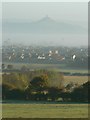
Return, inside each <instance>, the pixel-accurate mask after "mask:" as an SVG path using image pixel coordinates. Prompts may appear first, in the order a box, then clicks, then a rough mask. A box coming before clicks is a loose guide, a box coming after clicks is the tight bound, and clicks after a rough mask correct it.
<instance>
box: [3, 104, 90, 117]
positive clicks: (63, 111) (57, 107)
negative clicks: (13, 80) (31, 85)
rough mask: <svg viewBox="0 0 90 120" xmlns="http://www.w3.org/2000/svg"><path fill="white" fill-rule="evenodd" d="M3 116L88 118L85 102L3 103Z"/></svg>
mask: <svg viewBox="0 0 90 120" xmlns="http://www.w3.org/2000/svg"><path fill="white" fill-rule="evenodd" d="M2 111H3V112H2V116H3V118H19V117H21V118H88V105H87V104H3V105H2Z"/></svg>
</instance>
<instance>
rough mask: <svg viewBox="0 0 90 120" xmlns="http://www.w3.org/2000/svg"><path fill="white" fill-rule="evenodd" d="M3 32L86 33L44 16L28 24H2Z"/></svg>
mask: <svg viewBox="0 0 90 120" xmlns="http://www.w3.org/2000/svg"><path fill="white" fill-rule="evenodd" d="M3 30H4V31H7V32H24V33H25V32H30V33H37V34H38V33H39V34H41V33H47V34H49V33H50V34H51V33H55V34H56V33H57V34H59V33H63V34H64V33H65V34H68V33H69V34H71V33H76V34H77V33H78V34H80V33H86V30H85V28H83V27H82V26H79V25H74V24H70V23H65V22H57V21H55V20H53V19H52V18H50V17H48V16H45V17H44V18H42V19H40V20H38V21H35V22H28V23H22V22H21V23H20V22H19V23H18V22H8V23H4V24H3Z"/></svg>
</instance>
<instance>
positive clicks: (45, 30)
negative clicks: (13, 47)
mask: <svg viewBox="0 0 90 120" xmlns="http://www.w3.org/2000/svg"><path fill="white" fill-rule="evenodd" d="M2 7H3V26H2V28H3V31H2V32H3V41H8V40H9V41H10V42H11V43H22V44H26V45H28V44H29V45H44V46H48V45H49V46H61V45H63V46H87V45H88V35H87V34H88V32H87V31H88V29H87V28H88V26H87V23H88V22H87V21H88V4H87V3H3V6H2Z"/></svg>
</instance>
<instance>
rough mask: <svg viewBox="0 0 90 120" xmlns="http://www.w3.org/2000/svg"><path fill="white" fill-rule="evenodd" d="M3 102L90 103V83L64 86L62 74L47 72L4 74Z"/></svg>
mask: <svg viewBox="0 0 90 120" xmlns="http://www.w3.org/2000/svg"><path fill="white" fill-rule="evenodd" d="M2 79H3V83H2V99H3V100H30V101H62V102H89V96H88V91H89V90H90V81H88V82H86V83H84V84H83V85H80V86H79V85H78V84H73V83H69V84H68V85H67V86H64V77H63V74H62V73H58V72H52V71H47V70H40V71H33V72H26V73H25V72H23V73H8V74H7V73H4V74H3V76H2Z"/></svg>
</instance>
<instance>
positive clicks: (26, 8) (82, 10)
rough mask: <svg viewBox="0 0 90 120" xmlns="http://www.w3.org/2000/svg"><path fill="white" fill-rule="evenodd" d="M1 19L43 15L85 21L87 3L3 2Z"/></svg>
mask: <svg viewBox="0 0 90 120" xmlns="http://www.w3.org/2000/svg"><path fill="white" fill-rule="evenodd" d="M2 7H3V9H2V10H3V11H2V12H3V19H9V20H13V19H14V20H15V19H18V20H19V19H20V20H25V19H26V20H27V21H28V20H37V19H40V18H42V17H44V16H45V15H48V16H50V17H52V18H53V19H55V20H70V21H79V22H80V21H81V22H82V21H85V22H87V18H88V3H78V2H77V3H73V2H72V3H69V2H68V3H57V2H56V3H53V2H52V3H50V2H48V3H27V2H26V3H22V2H19V3H17V2H15V3H3V6H2Z"/></svg>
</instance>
